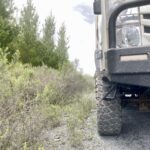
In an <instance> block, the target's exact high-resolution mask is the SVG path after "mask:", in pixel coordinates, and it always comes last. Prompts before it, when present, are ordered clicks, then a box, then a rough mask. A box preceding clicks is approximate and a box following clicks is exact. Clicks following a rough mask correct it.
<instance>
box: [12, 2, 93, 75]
mask: <svg viewBox="0 0 150 150" xmlns="http://www.w3.org/2000/svg"><path fill="white" fill-rule="evenodd" d="M14 1H15V5H16V6H17V7H18V9H19V10H21V9H22V7H23V6H24V5H25V4H26V0H14ZM33 2H34V5H35V7H36V9H37V13H38V14H39V20H40V22H41V24H40V26H41V27H42V24H43V23H44V20H45V18H46V17H47V16H48V15H49V14H50V12H51V11H52V13H53V15H54V16H55V19H56V24H57V25H56V30H57V31H58V29H59V27H60V25H61V24H62V23H63V22H65V25H66V28H67V36H68V37H69V46H70V48H69V51H68V52H69V59H70V60H71V61H73V60H74V59H79V64H80V65H79V67H80V68H82V69H83V72H84V73H85V74H90V75H94V72H95V65H94V50H95V25H94V15H93V10H92V9H93V8H92V6H93V0H61V1H60V0H42V1H41V0H33Z"/></svg>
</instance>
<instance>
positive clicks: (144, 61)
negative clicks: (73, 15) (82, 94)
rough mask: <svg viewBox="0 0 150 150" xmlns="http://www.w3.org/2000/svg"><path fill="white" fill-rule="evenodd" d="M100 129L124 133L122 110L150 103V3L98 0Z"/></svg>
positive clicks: (146, 0) (144, 0)
mask: <svg viewBox="0 0 150 150" xmlns="http://www.w3.org/2000/svg"><path fill="white" fill-rule="evenodd" d="M93 6H94V14H95V26H96V50H95V66H96V73H95V87H96V100H97V127H98V133H99V134H100V135H102V136H113V135H118V134H120V133H121V130H122V124H123V123H122V109H123V108H124V107H125V106H126V105H128V104H129V103H134V104H136V106H137V107H139V108H140V109H141V110H142V109H144V108H147V109H148V108H149V107H150V105H149V102H150V0H124V1H122V0H95V1H94V4H93Z"/></svg>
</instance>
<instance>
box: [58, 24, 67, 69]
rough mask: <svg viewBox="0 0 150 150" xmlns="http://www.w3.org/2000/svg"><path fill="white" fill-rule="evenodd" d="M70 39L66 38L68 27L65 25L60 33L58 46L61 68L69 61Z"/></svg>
mask: <svg viewBox="0 0 150 150" xmlns="http://www.w3.org/2000/svg"><path fill="white" fill-rule="evenodd" d="M68 49H69V47H68V38H67V37H66V27H65V24H64V23H63V24H62V25H61V27H60V29H59V32H58V44H57V48H56V53H57V56H58V59H59V66H60V67H61V66H62V65H63V64H64V63H65V62H67V61H68Z"/></svg>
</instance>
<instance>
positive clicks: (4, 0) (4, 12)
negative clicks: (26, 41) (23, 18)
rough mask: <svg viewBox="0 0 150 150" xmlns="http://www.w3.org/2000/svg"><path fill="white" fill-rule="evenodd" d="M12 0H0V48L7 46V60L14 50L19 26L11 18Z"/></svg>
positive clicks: (12, 10)
mask: <svg viewBox="0 0 150 150" xmlns="http://www.w3.org/2000/svg"><path fill="white" fill-rule="evenodd" d="M14 10H15V8H14V6H13V0H0V48H3V49H5V48H6V47H7V49H8V52H9V53H10V55H9V60H11V56H12V55H13V54H14V52H15V50H16V49H15V41H16V39H17V35H18V33H19V28H18V26H17V25H16V22H15V19H14V18H13V12H14Z"/></svg>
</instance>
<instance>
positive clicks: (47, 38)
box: [43, 13, 55, 51]
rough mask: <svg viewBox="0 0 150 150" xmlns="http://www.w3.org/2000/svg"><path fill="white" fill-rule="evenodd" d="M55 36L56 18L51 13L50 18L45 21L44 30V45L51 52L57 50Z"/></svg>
mask: <svg viewBox="0 0 150 150" xmlns="http://www.w3.org/2000/svg"><path fill="white" fill-rule="evenodd" d="M54 35H55V17H54V16H53V14H52V13H51V14H50V16H49V17H47V19H46V20H45V25H44V28H43V43H44V45H45V46H46V47H47V49H49V50H50V51H53V50H54V48H55V42H54Z"/></svg>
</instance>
